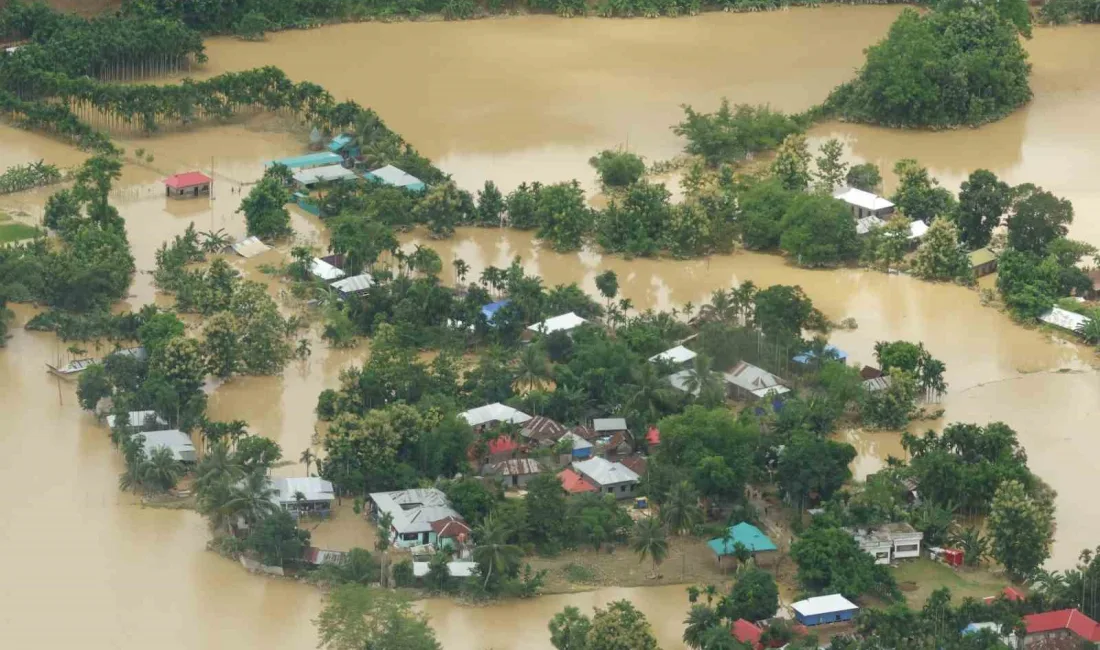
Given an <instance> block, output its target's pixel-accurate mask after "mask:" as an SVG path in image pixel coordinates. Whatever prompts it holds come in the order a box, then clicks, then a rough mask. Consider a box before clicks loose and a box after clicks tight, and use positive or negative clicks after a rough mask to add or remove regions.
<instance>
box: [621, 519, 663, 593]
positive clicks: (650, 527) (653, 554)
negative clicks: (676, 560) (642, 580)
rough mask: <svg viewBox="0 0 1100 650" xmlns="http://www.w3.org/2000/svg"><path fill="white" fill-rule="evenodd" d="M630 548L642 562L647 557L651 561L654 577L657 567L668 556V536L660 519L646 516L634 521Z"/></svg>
mask: <svg viewBox="0 0 1100 650" xmlns="http://www.w3.org/2000/svg"><path fill="white" fill-rule="evenodd" d="M630 548H632V549H633V550H634V552H635V553H637V554H638V558H639V560H640V561H642V562H644V561H645V559H646V558H647V557H648V558H649V559H650V560H651V561H652V562H653V577H654V578H656V577H657V567H658V566H660V564H661V562H664V561H665V558H666V557H667V556H668V537H667V536H666V535H665V528H664V526H662V525H661V522H660V520H658V519H656V518H654V517H646V518H645V519H640V520H639V521H638V522H637V523H635V524H634V534H633V535H632V536H631V538H630Z"/></svg>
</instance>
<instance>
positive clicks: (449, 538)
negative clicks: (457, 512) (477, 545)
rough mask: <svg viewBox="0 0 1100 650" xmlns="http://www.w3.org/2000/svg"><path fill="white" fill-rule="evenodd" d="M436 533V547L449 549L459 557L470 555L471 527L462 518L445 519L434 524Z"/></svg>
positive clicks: (433, 530)
mask: <svg viewBox="0 0 1100 650" xmlns="http://www.w3.org/2000/svg"><path fill="white" fill-rule="evenodd" d="M432 532H433V533H435V545H436V547H437V548H439V549H449V550H450V551H452V552H453V553H454V554H455V555H456V556H457V557H469V555H470V546H469V541H470V525H469V524H467V523H466V522H465V521H464V520H463V519H462V517H444V518H443V519H437V520H436V521H433V522H432Z"/></svg>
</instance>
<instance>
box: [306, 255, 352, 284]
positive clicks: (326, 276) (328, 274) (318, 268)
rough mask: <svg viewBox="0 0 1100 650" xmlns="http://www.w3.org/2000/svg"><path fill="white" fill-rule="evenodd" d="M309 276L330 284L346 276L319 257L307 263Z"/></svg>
mask: <svg viewBox="0 0 1100 650" xmlns="http://www.w3.org/2000/svg"><path fill="white" fill-rule="evenodd" d="M309 274H310V275H312V276H313V277H315V278H317V279H318V280H323V281H325V282H332V281H334V280H339V279H340V278H342V277H344V276H345V275H347V274H346V273H344V272H343V271H342V270H340V269H339V268H338V267H336V266H333V265H332V264H330V263H328V262H326V261H325V260H323V259H321V258H320V257H315V258H313V259H312V260H311V261H310V263H309Z"/></svg>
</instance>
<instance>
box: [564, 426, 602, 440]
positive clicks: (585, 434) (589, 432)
mask: <svg viewBox="0 0 1100 650" xmlns="http://www.w3.org/2000/svg"><path fill="white" fill-rule="evenodd" d="M569 433H572V434H576V435H578V436H580V437H581V438H584V439H585V440H587V441H589V442H592V441H593V440H595V439H596V438H599V435H598V434H597V433H596V431H595V430H594V429H593V428H592V427H590V426H587V425H584V424H578V425H575V426H574V427H573V428H571V429H569Z"/></svg>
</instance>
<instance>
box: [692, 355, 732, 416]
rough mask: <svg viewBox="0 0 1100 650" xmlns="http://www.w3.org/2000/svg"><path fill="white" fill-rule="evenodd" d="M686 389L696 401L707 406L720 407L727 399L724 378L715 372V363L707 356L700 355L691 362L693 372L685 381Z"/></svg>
mask: <svg viewBox="0 0 1100 650" xmlns="http://www.w3.org/2000/svg"><path fill="white" fill-rule="evenodd" d="M684 388H685V389H686V390H687V392H688V393H690V394H691V395H694V396H695V399H696V401H698V402H700V403H702V404H704V405H707V406H718V405H719V404H721V403H722V400H723V399H724V397H725V385H724V384H723V381H722V377H721V375H719V374H718V373H717V372H715V371H714V363H713V362H712V361H711V359H710V357H709V356H707V355H706V354H699V355H696V356H695V359H694V360H693V361H692V362H691V372H690V373H689V374H688V376H687V377H686V378H685V379H684Z"/></svg>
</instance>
